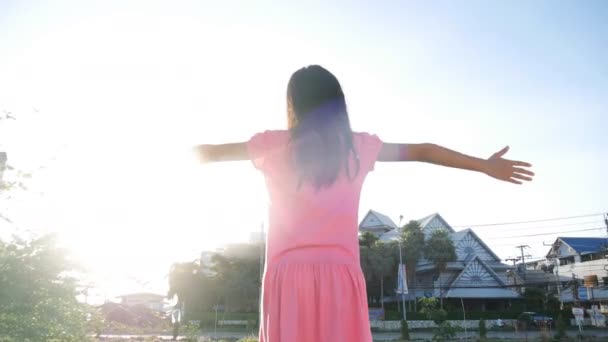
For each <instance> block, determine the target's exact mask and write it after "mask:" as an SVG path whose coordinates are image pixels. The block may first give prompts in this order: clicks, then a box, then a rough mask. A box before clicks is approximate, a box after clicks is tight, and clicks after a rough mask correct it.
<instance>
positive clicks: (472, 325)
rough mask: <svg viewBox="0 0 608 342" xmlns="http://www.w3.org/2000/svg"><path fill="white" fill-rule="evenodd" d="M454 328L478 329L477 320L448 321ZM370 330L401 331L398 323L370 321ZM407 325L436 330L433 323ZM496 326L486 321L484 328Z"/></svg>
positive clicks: (494, 323)
mask: <svg viewBox="0 0 608 342" xmlns="http://www.w3.org/2000/svg"><path fill="white" fill-rule="evenodd" d="M502 321H503V323H504V324H505V325H507V326H514V324H515V320H513V319H503V320H502ZM448 322H450V324H451V325H452V326H454V327H460V328H465V326H466V328H467V329H478V328H479V320H466V321H462V320H458V321H448ZM370 324H371V327H372V328H376V329H378V330H385V331H398V330H400V329H401V322H400V321H371V322H370ZM407 325H408V328H409V329H425V328H426V329H428V328H436V327H437V324H435V322H433V321H407ZM495 325H496V321H495V320H486V328H488V329H490V328H492V327H494V326H495Z"/></svg>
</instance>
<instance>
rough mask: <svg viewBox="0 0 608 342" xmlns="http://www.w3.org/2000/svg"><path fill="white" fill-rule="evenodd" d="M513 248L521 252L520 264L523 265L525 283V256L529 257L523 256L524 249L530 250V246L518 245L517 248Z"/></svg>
mask: <svg viewBox="0 0 608 342" xmlns="http://www.w3.org/2000/svg"><path fill="white" fill-rule="evenodd" d="M515 248H519V250H520V251H521V263H522V265H523V275H524V281H526V256H529V255H524V249H526V248H530V246H528V245H519V246H515Z"/></svg>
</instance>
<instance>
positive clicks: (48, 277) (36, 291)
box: [0, 235, 86, 341]
mask: <svg viewBox="0 0 608 342" xmlns="http://www.w3.org/2000/svg"><path fill="white" fill-rule="evenodd" d="M73 270H74V265H72V264H71V263H70V262H69V258H68V255H67V253H66V252H65V251H64V250H63V249H61V248H59V247H58V246H57V244H56V239H55V237H54V236H52V235H47V236H43V237H39V238H35V239H32V240H31V241H25V240H22V239H20V238H14V239H13V240H12V241H10V242H3V241H0V340H8V341H11V340H14V341H51V340H55V341H84V340H86V331H85V326H86V312H85V311H86V310H85V306H84V305H83V304H80V303H78V301H77V300H76V295H77V286H76V280H75V279H74V278H72V277H70V276H68V275H67V274H68V273H69V272H70V271H73Z"/></svg>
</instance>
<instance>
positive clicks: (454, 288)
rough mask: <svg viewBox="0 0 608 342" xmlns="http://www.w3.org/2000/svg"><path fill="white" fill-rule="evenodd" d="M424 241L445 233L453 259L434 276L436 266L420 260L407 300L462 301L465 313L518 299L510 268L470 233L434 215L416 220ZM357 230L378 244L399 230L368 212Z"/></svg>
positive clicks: (396, 233)
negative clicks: (372, 236) (451, 244)
mask: <svg viewBox="0 0 608 342" xmlns="http://www.w3.org/2000/svg"><path fill="white" fill-rule="evenodd" d="M417 221H418V223H419V224H420V227H421V229H422V231H423V233H424V235H425V237H426V238H429V237H430V236H431V234H432V233H433V232H434V231H436V230H445V231H447V232H448V234H449V237H450V238H451V239H452V241H453V242H454V246H455V249H456V256H457V257H456V260H455V261H453V262H450V263H448V265H447V267H446V270H445V271H443V272H441V273H440V274H438V272H437V268H436V266H435V265H434V264H433V263H432V262H430V261H429V260H426V259H424V258H422V259H421V260H419V262H418V264H417V266H416V276H415V279H416V280H415V282H416V283H415V284H408V285H409V288H410V294H409V295H408V297H407V300H416V298H421V297H431V296H433V297H442V298H445V299H448V300H450V299H458V302H460V299H463V301H464V302H465V304H466V306H467V307H468V309H469V310H480V311H483V310H500V309H503V308H505V307H507V306H508V305H509V303H510V300H512V299H518V298H520V297H521V296H520V294H519V293H518V292H517V291H516V290H515V289H514V286H513V277H512V276H511V275H512V270H513V267H512V266H509V265H507V264H504V263H502V262H501V260H500V258H499V257H498V256H497V255H496V254H495V253H494V252H493V251H492V250H491V249H490V248H489V247H488V245H486V244H485V243H484V242H483V241H482V240H481V238H479V236H478V235H477V234H476V233H475V232H474V231H473V230H472V229H464V230H459V231H456V230H454V229H453V228H452V227H451V226H450V225H449V224H448V223H447V222H446V221H445V220H444V219H443V217H441V215H439V214H438V213H435V214H432V215H429V216H426V217H424V218H421V219H419V220H417ZM359 230H360V231H371V232H373V233H374V234H376V235H377V236H378V237H379V239H380V241H384V242H389V241H395V240H398V239H399V236H400V233H401V229H400V228H397V227H395V224H394V223H393V221H392V220H390V218H388V217H387V216H386V215H382V214H380V213H378V212H377V211H373V210H370V211H369V212H368V213H367V215H366V216H365V217H364V218H363V220H362V221H361V224H360V226H359Z"/></svg>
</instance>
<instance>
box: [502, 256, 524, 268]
mask: <svg viewBox="0 0 608 342" xmlns="http://www.w3.org/2000/svg"><path fill="white" fill-rule="evenodd" d="M520 259H521V257H513V258H506V259H505V261H513V267H516V265H515V264H516V263H517V262H518V261H519V260H520Z"/></svg>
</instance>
